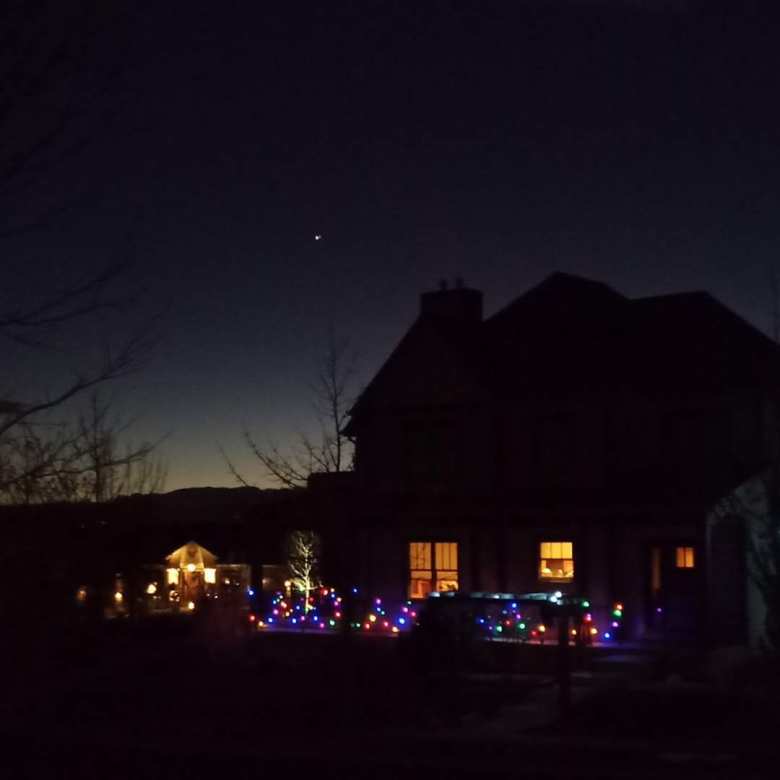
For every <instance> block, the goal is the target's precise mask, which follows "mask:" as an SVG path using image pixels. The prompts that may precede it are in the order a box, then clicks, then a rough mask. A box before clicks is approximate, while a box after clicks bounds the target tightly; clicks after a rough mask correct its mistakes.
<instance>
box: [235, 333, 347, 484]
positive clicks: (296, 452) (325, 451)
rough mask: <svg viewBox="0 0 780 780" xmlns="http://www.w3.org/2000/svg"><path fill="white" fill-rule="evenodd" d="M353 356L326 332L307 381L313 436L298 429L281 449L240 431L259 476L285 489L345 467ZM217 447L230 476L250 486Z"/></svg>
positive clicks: (341, 343) (344, 469)
mask: <svg viewBox="0 0 780 780" xmlns="http://www.w3.org/2000/svg"><path fill="white" fill-rule="evenodd" d="M355 365H356V361H355V357H354V355H353V354H352V353H351V351H350V349H349V343H348V342H347V341H346V340H342V341H339V340H338V339H336V337H335V335H334V333H333V331H332V329H331V331H330V333H329V337H328V343H327V348H326V352H325V355H324V357H323V359H322V361H321V362H320V364H319V366H318V367H317V370H316V373H315V380H314V382H313V383H312V384H311V385H310V386H309V390H310V392H311V395H312V408H313V411H314V415H315V419H316V421H317V424H318V426H319V429H320V430H319V440H318V441H315V440H314V439H313V438H312V437H311V436H310V435H308V434H305V433H300V434H298V436H297V438H296V442H295V443H294V444H293V445H292V446H290V447H289V448H288V449H285V450H283V449H282V448H281V447H279V445H278V444H276V443H274V442H270V441H269V442H267V443H266V444H264V445H261V444H260V443H259V442H258V441H257V439H256V438H255V437H254V436H253V435H252V434H251V433H250V432H249V431H248V430H246V429H245V430H244V431H243V433H242V435H243V438H244V441H245V443H246V445H247V447H248V449H249V451H250V452H251V453H252V455H253V456H254V457H255V458H256V459H257V460H258V461H259V462H260V466H261V467H262V470H263V472H264V475H265V476H266V477H268V478H270V479H271V480H273V481H274V482H276V483H277V484H278V485H280V486H282V487H287V488H293V487H304V486H305V485H306V483H307V482H308V479H309V477H310V476H311V475H312V474H315V473H334V472H342V471H349V470H350V469H351V468H352V443H351V442H350V441H349V439H348V438H347V437H346V436H345V435H344V430H345V428H346V425H347V420H348V415H349V409H350V407H351V404H352V402H353V400H354V397H353V394H352V392H351V387H352V384H353V382H354V377H355ZM221 451H222V457H223V458H224V459H225V463H226V465H227V467H228V471H229V472H230V474H231V475H232V476H233V478H234V479H235V480H236V481H237V482H238V483H239V484H240V485H244V486H253V485H252V483H251V482H249V481H248V480H247V479H246V478H245V477H244V475H242V474H241V473H240V472H239V470H238V469H237V468H236V466H235V463H234V462H233V461H232V460H231V459H230V458H229V457H228V456H227V455H226V454H225V452H224V450H221Z"/></svg>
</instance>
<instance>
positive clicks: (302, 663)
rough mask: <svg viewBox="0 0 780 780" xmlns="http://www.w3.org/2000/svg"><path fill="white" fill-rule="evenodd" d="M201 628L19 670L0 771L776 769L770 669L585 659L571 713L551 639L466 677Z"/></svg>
mask: <svg viewBox="0 0 780 780" xmlns="http://www.w3.org/2000/svg"><path fill="white" fill-rule="evenodd" d="M192 629H193V626H192V625H190V624H164V623H158V624H156V625H154V626H144V627H140V628H139V627H132V626H130V625H127V624H126V625H122V624H116V625H113V626H110V627H107V628H104V629H102V630H100V631H92V632H86V633H80V634H74V635H72V636H70V637H69V638H68V641H60V642H54V641H52V643H51V646H50V648H49V650H48V651H46V650H45V648H44V649H43V651H42V649H41V648H40V647H39V648H38V650H37V651H31V652H30V653H28V654H27V657H26V659H17V662H16V663H15V664H13V665H12V666H11V665H9V664H8V663H7V664H6V668H5V672H6V677H7V681H6V682H5V684H4V688H3V690H4V694H5V695H4V697H3V705H2V730H1V731H0V751H1V753H0V755H2V764H1V765H0V770H2V771H1V772H0V775H1V776H2V777H9V778H17V777H19V778H24V777H63V778H82V777H83V778H100V779H101V780H106V778H117V779H118V780H123V779H124V778H133V780H139V779H140V778H157V777H161V778H167V779H168V780H170V779H171V778H178V777H187V778H199V777H209V778H217V777H220V778H221V777H225V778H227V777H282V778H286V777H289V776H292V775H294V776H296V777H297V776H311V777H358V778H362V777H366V778H368V777H371V778H384V777H387V778H390V777H425V778H439V777H441V778H445V777H446V778H461V777H464V778H465V777H493V776H502V777H538V778H545V777H550V778H579V777H582V778H585V777H588V778H592V777H631V778H644V777H686V778H690V777H708V778H719V777H724V778H726V777H733V778H736V777H775V776H776V775H777V771H778V770H777V767H778V766H780V745H778V744H777V743H778V742H780V740H778V739H777V737H776V733H777V723H778V717H777V715H776V714H775V712H776V709H777V705H778V704H779V703H780V702H778V701H777V699H775V698H774V696H773V694H772V693H771V691H772V690H774V689H773V687H772V686H773V683H772V682H771V680H770V679H769V677H771V675H768V673H767V672H766V671H764V672H762V679H763V680H764V683H765V684H763V685H760V686H758V689H759V690H758V691H757V690H756V686H755V681H753V682H752V683H750V685H748V684H747V683H745V684H742V683H738V684H737V685H736V686H735V685H733V684H732V685H730V686H728V687H726V688H724V687H722V686H721V687H717V686H713V685H712V684H709V683H703V682H701V681H694V682H686V681H685V680H681V679H677V678H673V679H672V680H671V681H668V680H667V681H658V680H653V679H650V678H648V676H647V675H646V674H645V675H641V674H636V673H622V674H615V673H614V670H607V671H604V672H601V671H599V670H598V669H596V668H595V666H593V665H591V666H588V665H586V667H587V668H586V669H585V670H584V671H582V672H580V673H578V674H577V675H576V676H575V688H574V699H575V706H574V709H573V711H572V713H571V715H570V717H569V718H567V719H566V720H565V721H561V720H560V719H559V718H558V713H557V710H556V706H555V705H556V692H555V689H554V687H553V686H552V685H550V679H551V678H550V671H551V669H552V668H553V667H552V664H551V663H550V660H551V658H552V654H551V652H550V651H551V650H552V648H544V649H543V650H542V651H541V652H540V651H539V649H538V648H525V650H524V651H523V652H514V651H512V653H511V655H510V654H509V653H504V655H503V656H501V657H498V659H497V658H491V659H483V660H484V661H485V663H484V664H483V665H482V668H481V669H479V670H474V669H472V670H471V671H470V672H469V673H462V672H463V670H462V669H459V668H457V664H455V663H454V658H455V656H456V655H457V653H456V652H455V651H454V650H453V651H452V652H449V651H448V649H447V648H441V647H440V648H433V650H432V652H433V653H434V654H436V655H437V656H438V658H437V659H436V661H435V663H432V664H428V663H425V662H424V660H421V658H420V657H419V656H418V655H416V654H415V653H414V652H412V650H411V649H410V647H409V645H408V643H404V642H403V641H402V640H401V641H393V640H390V639H373V640H372V639H370V638H362V639H360V640H354V639H353V640H352V641H348V642H346V641H344V640H341V639H339V638H336V637H321V636H306V635H289V634H287V635H284V634H277V635H262V634H260V635H252V636H251V637H248V638H245V639H240V638H229V637H225V636H216V635H214V634H213V633H211V632H209V631H208V630H204V631H201V630H194V631H193V630H192ZM427 651H429V652H430V651H431V648H427ZM632 678H633V679H632ZM751 686H752V687H751ZM748 688H750V690H748Z"/></svg>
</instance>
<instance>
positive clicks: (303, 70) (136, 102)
mask: <svg viewBox="0 0 780 780" xmlns="http://www.w3.org/2000/svg"><path fill="white" fill-rule="evenodd" d="M157 5H159V6H164V7H155V6H157ZM266 6H273V7H270V8H267V7H266ZM750 9H751V5H750V4H749V3H733V2H730V3H725V2H724V3H721V2H701V3H696V2H683V1H682V0H680V1H679V2H650V1H649V0H648V2H639V1H638V0H636V1H635V2H628V1H625V2H617V1H615V2H552V1H550V2H535V3H522V2H503V3H491V2H459V3H456V2H433V1H430V2H416V3H413V2H405V3H400V2H374V1H372V0H364V1H363V2H355V3H340V2H335V3H330V2H328V3H324V2H323V3H319V4H308V3H303V4H301V3H274V4H270V3H268V4H267V3H258V4H249V3H213V2H212V3H205V2H198V1H195V2H189V3H186V4H185V3H171V4H168V3H164V4H153V3H148V4H146V6H145V5H144V4H138V5H135V6H134V7H133V9H132V10H131V11H129V12H128V14H127V16H126V18H125V17H120V20H119V21H118V22H117V23H118V24H121V26H122V28H121V36H120V37H121V41H122V42H121V45H118V46H117V48H116V49H112V48H111V47H108V48H107V51H104V52H103V53H102V54H101V55H100V58H99V59H98V62H99V63H100V64H99V65H98V66H97V67H105V68H108V67H109V65H111V64H113V63H114V62H115V61H116V60H120V61H121V73H120V75H119V81H118V82H117V84H116V85H115V86H114V87H113V88H112V90H110V92H109V93H108V94H105V95H103V96H101V97H100V98H99V100H100V101H101V105H100V106H99V108H100V111H99V112H98V115H99V117H101V118H99V119H97V120H95V119H93V120H92V124H89V123H88V124H87V127H86V135H87V137H88V139H89V142H88V143H87V144H85V147H84V149H83V150H82V151H81V152H80V153H79V154H78V155H77V156H75V157H74V158H72V159H69V160H67V161H66V162H65V163H64V164H63V165H59V166H57V167H56V169H52V170H51V171H48V172H46V173H45V175H44V176H42V177H41V179H40V180H39V181H38V183H37V185H36V186H33V187H30V188H28V189H26V190H25V191H24V192H23V193H21V194H20V195H19V196H18V197H17V198H16V199H15V200H14V208H15V209H17V210H18V212H19V213H20V214H26V213H35V212H36V211H38V210H40V209H41V208H42V207H43V206H44V204H50V203H58V202H62V201H63V200H66V201H68V202H70V203H71V204H72V205H71V208H70V209H69V210H68V211H67V212H66V213H64V214H63V215H62V216H60V217H59V218H57V219H55V220H53V221H52V222H51V223H50V224H48V225H47V226H46V227H44V228H42V229H38V230H34V231H28V232H25V233H23V234H21V235H19V236H16V237H13V238H11V239H6V240H4V242H3V249H2V259H3V264H4V265H6V268H7V269H10V272H7V273H6V280H5V285H4V286H5V290H4V297H5V298H6V299H14V297H19V296H24V297H25V298H27V297H34V296H35V295H36V294H43V293H44V292H45V291H46V290H54V289H56V288H57V286H58V285H62V284H65V283H67V282H68V280H73V279H76V278H79V277H80V276H83V275H85V274H88V273H90V272H91V271H93V270H95V269H98V268H100V267H101V266H102V265H104V264H106V263H110V262H115V261H116V260H118V259H123V258H125V257H128V258H132V261H133V268H132V273H131V276H130V279H129V280H128V281H127V282H125V284H127V285H129V287H128V289H130V288H132V289H133V290H134V291H135V292H138V291H140V298H139V301H138V302H137V303H136V305H135V306H134V307H133V308H132V311H129V312H127V314H126V316H123V317H122V318H117V317H116V316H115V317H113V319H111V322H110V323H109V322H108V321H106V323H105V327H102V326H101V327H98V328H96V327H95V324H94V323H92V324H91V325H90V326H89V327H82V328H81V329H80V330H79V329H76V330H75V331H74V332H73V333H71V334H70V337H69V338H70V342H69V343H70V346H71V349H73V345H74V344H75V345H78V346H77V348H76V351H78V352H79V354H80V358H79V359H83V358H84V357H85V356H86V355H87V354H90V353H89V349H90V345H91V344H93V342H94V341H95V339H96V337H98V338H101V339H102V338H104V337H105V338H108V337H109V336H111V337H116V338H120V337H121V335H122V333H123V332H126V331H127V329H129V328H132V327H135V326H137V325H138V324H139V323H143V322H144V321H145V320H148V319H149V318H151V317H160V320H159V325H158V328H159V332H160V337H161V342H160V344H159V346H158V348H157V350H156V353H155V355H154V356H153V358H152V359H151V361H150V362H149V364H148V365H147V366H146V367H145V368H144V370H143V371H140V372H138V373H136V374H134V375H133V376H132V377H130V378H128V379H126V380H124V381H123V382H122V383H121V384H117V385H116V386H115V387H114V388H113V391H112V392H113V393H114V395H115V397H116V399H117V404H118V406H120V407H121V408H122V409H123V410H125V412H126V413H127V415H130V416H134V417H137V418H138V423H137V426H136V428H137V435H138V436H148V437H156V436H159V435H162V434H165V433H169V434H170V436H169V438H168V440H167V441H166V442H165V444H164V445H163V454H164V456H165V458H166V459H167V460H168V462H169V469H170V471H169V480H168V485H167V487H168V489H175V488H178V487H183V486H198V485H230V484H234V483H233V481H232V479H231V477H230V476H229V474H228V473H227V470H226V468H225V465H224V463H223V461H222V458H221V456H220V454H219V450H218V447H219V445H220V444H221V445H222V446H224V447H225V449H226V450H227V451H228V452H229V453H230V454H231V455H232V456H234V457H235V459H236V461H237V462H238V463H239V465H240V466H241V468H242V469H243V470H244V471H245V472H247V474H248V476H250V477H256V478H259V476H260V475H259V474H258V473H257V469H255V468H254V466H253V464H252V461H251V459H250V458H249V457H248V456H247V455H246V453H245V450H244V448H243V446H242V444H241V441H240V432H241V429H242V426H244V425H246V426H248V427H249V429H251V430H252V431H253V432H254V433H255V434H256V436H257V438H258V439H259V440H264V439H265V438H275V439H277V440H279V441H281V442H283V441H285V440H286V439H287V438H288V437H289V436H291V435H292V434H293V433H294V432H295V431H297V430H299V429H305V428H306V427H307V426H309V425H310V424H311V414H310V406H309V398H308V389H307V383H308V382H309V381H310V379H311V378H312V373H313V366H314V365H315V364H316V361H317V359H318V357H319V356H320V355H321V354H322V352H323V350H324V345H325V343H326V339H327V332H328V329H329V327H331V326H332V327H334V328H335V330H336V332H337V333H338V334H341V335H343V336H348V337H349V338H350V340H351V344H352V347H353V348H354V350H355V351H356V352H357V353H358V356H359V367H360V379H361V381H363V382H365V381H367V380H368V379H369V378H370V376H371V375H372V373H373V372H374V371H375V370H376V369H377V368H378V366H379V365H380V364H381V362H382V361H383V360H384V359H385V357H386V356H387V355H388V354H389V352H390V350H391V349H392V348H393V347H394V346H395V344H396V343H397V341H398V340H399V339H400V337H401V336H402V335H403V332H404V331H405V329H406V328H407V327H408V326H409V325H410V324H411V322H412V320H413V318H414V317H415V315H416V313H417V306H418V296H419V294H420V293H421V292H423V291H424V290H428V289H433V288H435V287H436V286H437V284H438V280H439V279H441V278H449V279H453V278H454V277H456V276H461V277H463V278H464V279H465V281H466V283H467V284H468V285H470V286H473V287H477V288H479V289H481V290H483V291H484V293H485V306H486V313H487V314H491V313H493V312H495V311H496V310H498V309H499V308H501V307H502V306H504V305H505V304H507V303H508V302H510V301H511V300H512V299H513V298H515V297H517V296H518V295H520V294H521V293H522V292H524V291H525V290H526V289H528V288H529V287H530V286H531V285H533V284H536V283H537V282H539V281H540V280H541V279H543V278H544V277H545V276H546V275H547V274H549V273H551V272H552V271H555V270H561V271H568V272H571V273H577V274H582V275H585V276H591V277H593V278H596V279H599V280H602V281H605V282H607V283H608V284H611V285H613V286H614V287H615V288H616V289H617V290H619V291H620V292H622V293H625V294H627V295H630V296H642V295H652V294H658V293H666V292H676V291H682V290H689V289H706V290H708V291H710V292H711V293H713V294H714V295H715V296H716V297H718V298H720V299H721V300H722V301H724V302H725V303H726V304H727V305H729V306H731V307H732V308H734V309H735V310H736V311H737V312H739V313H740V314H742V315H743V316H745V317H746V318H747V319H749V320H750V321H751V322H753V323H755V324H756V325H758V326H759V327H761V328H762V329H766V328H767V326H768V323H769V317H770V308H771V305H770V295H769V292H768V284H767V282H768V279H769V275H770V269H771V268H772V267H773V266H776V265H778V262H777V261H778V257H779V256H780V255H779V254H778V250H780V227H779V226H780V221H779V220H778V218H777V215H778V188H777V182H778V181H779V180H780V178H779V176H778V174H780V170H779V169H780V162H779V159H780V157H779V155H778V151H777V137H776V136H777V86H776V81H777V73H778V72H780V71H779V70H778V65H779V64H780V63H779V62H778V55H777V54H776V53H775V52H774V51H773V48H776V47H775V41H774V36H773V34H772V28H773V25H772V24H770V23H768V22H767V20H766V19H764V18H763V17H762V16H760V15H759V14H758V13H757V12H756V13H752V12H751V10H750ZM775 29H776V28H775ZM101 112H104V113H101ZM315 235H321V236H322V239H321V240H319V241H317V240H315ZM31 290H34V293H31V292H30V291H31ZM123 329H124V330H123ZM72 354H73V353H72V352H71V353H69V354H67V355H66V354H65V353H52V352H47V353H46V354H40V353H38V354H36V355H35V356H34V357H32V358H29V357H28V359H27V360H26V361H22V362H20V364H19V366H20V368H19V369H18V371H19V372H20V373H18V374H17V376H19V377H21V379H19V380H18V382H20V383H23V382H27V384H26V385H24V386H25V387H32V386H36V383H37V385H38V386H40V387H42V388H48V389H54V388H55V387H56V386H57V383H58V377H59V376H60V375H59V374H58V373H57V371H59V370H61V369H62V368H63V367H65V366H69V365H71V363H69V362H68V361H69V360H71V359H72ZM21 366H24V367H23V368H21ZM55 369H57V370H55Z"/></svg>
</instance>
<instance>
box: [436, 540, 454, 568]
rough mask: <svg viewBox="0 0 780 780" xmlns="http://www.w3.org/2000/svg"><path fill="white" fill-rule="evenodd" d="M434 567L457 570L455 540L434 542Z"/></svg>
mask: <svg viewBox="0 0 780 780" xmlns="http://www.w3.org/2000/svg"><path fill="white" fill-rule="evenodd" d="M436 568H437V569H449V570H454V571H457V570H458V545H457V543H456V542H436Z"/></svg>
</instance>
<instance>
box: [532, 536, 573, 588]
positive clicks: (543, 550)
mask: <svg viewBox="0 0 780 780" xmlns="http://www.w3.org/2000/svg"><path fill="white" fill-rule="evenodd" d="M539 553H540V555H539V579H542V580H561V581H567V580H571V579H573V578H574V543H573V542H541V543H540V545H539Z"/></svg>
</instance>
